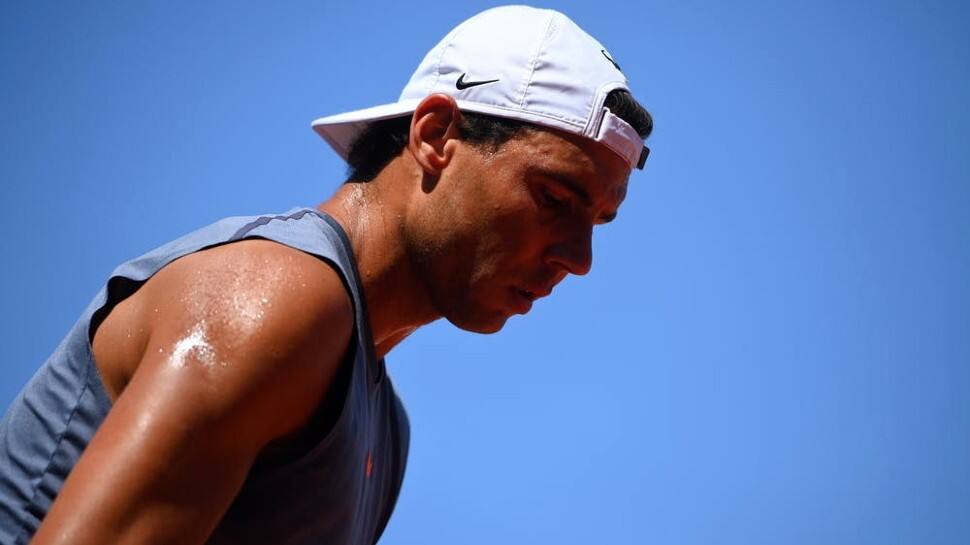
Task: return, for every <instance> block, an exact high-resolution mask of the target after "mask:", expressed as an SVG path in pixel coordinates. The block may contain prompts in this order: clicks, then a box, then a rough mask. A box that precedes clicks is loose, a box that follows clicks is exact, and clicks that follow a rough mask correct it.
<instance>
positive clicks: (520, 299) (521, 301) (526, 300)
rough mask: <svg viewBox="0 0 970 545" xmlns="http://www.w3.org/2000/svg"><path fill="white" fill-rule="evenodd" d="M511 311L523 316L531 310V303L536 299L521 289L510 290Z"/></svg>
mask: <svg viewBox="0 0 970 545" xmlns="http://www.w3.org/2000/svg"><path fill="white" fill-rule="evenodd" d="M512 293H513V294H514V295H513V297H512V310H513V311H514V312H515V313H516V314H525V313H527V312H529V311H530V310H532V303H533V302H534V301H535V300H536V299H537V298H538V297H537V296H536V294H535V293H534V292H532V291H529V290H527V289H523V288H512Z"/></svg>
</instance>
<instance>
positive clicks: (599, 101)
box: [311, 6, 648, 168]
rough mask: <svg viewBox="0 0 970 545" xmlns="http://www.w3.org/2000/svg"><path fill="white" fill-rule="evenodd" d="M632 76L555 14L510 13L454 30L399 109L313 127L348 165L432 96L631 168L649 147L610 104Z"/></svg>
mask: <svg viewBox="0 0 970 545" xmlns="http://www.w3.org/2000/svg"><path fill="white" fill-rule="evenodd" d="M617 89H623V90H626V91H629V90H630V88H629V86H628V84H627V79H626V76H624V75H623V72H621V71H620V67H619V65H618V64H617V63H616V61H614V60H613V56H612V55H610V53H609V51H607V50H606V48H605V47H603V45H602V44H600V43H599V42H598V41H596V39H594V38H593V37H592V36H590V35H589V34H587V33H586V32H585V31H584V30H583V29H581V28H579V26H578V25H576V23H574V22H573V21H572V20H570V19H569V18H568V17H566V16H565V15H563V14H562V13H559V12H557V11H553V10H548V9H536V8H531V7H528V6H504V7H498V8H493V9H490V10H487V11H483V12H482V13H479V14H478V15H475V16H474V17H472V18H470V19H468V20H466V21H464V22H463V23H461V24H459V25H458V26H457V27H455V28H454V29H453V30H452V31H451V32H449V33H448V34H447V35H446V36H445V37H444V38H443V39H442V40H441V41H440V42H439V43H438V44H437V45H436V46H434V48H432V49H431V51H429V52H428V54H427V55H426V56H425V57H424V60H423V61H421V64H420V65H419V66H418V69H417V70H415V72H414V74H413V75H412V76H411V80H410V81H408V83H407V85H406V86H405V87H404V90H403V91H402V92H401V96H400V98H399V99H398V101H397V102H394V103H391V104H384V105H381V106H375V107H372V108H366V109H363V110H357V111H353V112H347V113H342V114H338V115H332V116H329V117H322V118H320V119H317V120H315V121H314V122H313V123H312V124H311V126H312V127H313V129H314V130H315V131H316V132H317V133H318V134H319V135H320V136H322V137H323V138H324V139H325V140H326V141H327V142H328V143H329V144H330V145H331V146H332V147H333V149H334V150H335V151H336V152H337V154H338V155H340V156H341V157H342V158H344V159H346V158H347V154H348V153H349V151H350V146H351V144H352V143H353V142H354V140H355V139H356V138H357V136H358V135H360V133H361V132H362V131H363V130H364V129H365V128H366V127H367V125H368V124H369V123H371V122H373V121H378V120H381V119H390V118H394V117H402V116H405V115H411V114H412V113H413V112H414V110H415V108H417V106H418V103H420V102H421V101H422V100H423V99H424V98H425V97H427V96H428V95H430V94H433V93H444V94H447V95H451V96H452V97H454V99H455V101H456V102H457V104H458V108H459V109H460V110H463V111H469V112H477V113H481V114H487V115H492V116H496V117H504V118H509V119H516V120H519V121H525V122H528V123H532V124H535V125H539V126H543V127H550V128H553V129H559V130H562V131H566V132H569V133H573V134H576V135H579V136H584V137H586V138H590V139H592V140H595V141H597V142H601V143H603V144H605V145H606V146H607V147H608V148H609V149H611V150H612V151H613V152H615V153H616V154H617V155H619V156H620V157H622V158H623V159H624V160H625V161H626V162H627V163H628V164H629V165H630V167H631V168H643V163H644V161H645V160H646V156H647V153H648V152H647V149H646V148H645V147H644V145H643V139H642V138H641V137H640V135H639V134H637V131H636V129H634V128H633V127H632V126H630V124H629V123H627V122H626V121H624V120H622V119H620V118H619V117H617V116H616V115H614V114H613V113H612V112H610V110H609V109H608V108H606V107H604V106H603V102H604V101H605V100H606V95H608V94H609V93H610V91H614V90H617Z"/></svg>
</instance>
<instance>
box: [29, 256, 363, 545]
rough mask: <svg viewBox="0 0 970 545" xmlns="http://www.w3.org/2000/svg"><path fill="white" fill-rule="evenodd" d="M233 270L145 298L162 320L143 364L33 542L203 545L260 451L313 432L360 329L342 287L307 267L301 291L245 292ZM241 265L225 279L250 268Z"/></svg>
mask: <svg viewBox="0 0 970 545" xmlns="http://www.w3.org/2000/svg"><path fill="white" fill-rule="evenodd" d="M266 244H269V243H266ZM258 249H259V248H257V250H258ZM263 249H266V248H263ZM231 250H232V249H231ZM268 250H269V251H270V254H272V253H273V252H276V251H279V249H274V248H269V249H268ZM234 251H235V252H239V249H234ZM256 253H257V256H256V258H258V260H259V262H260V263H262V262H263V260H264V259H265V258H266V256H265V255H262V254H260V253H259V252H256ZM226 257H227V256H225V255H222V256H220V255H219V254H216V255H215V256H213V255H211V254H210V255H209V256H201V258H200V259H198V260H194V261H193V260H188V261H186V262H184V263H181V264H180V267H175V268H172V270H170V271H164V270H163V272H164V273H165V274H162V273H159V275H158V277H159V278H158V279H157V281H156V279H153V280H151V281H149V283H147V284H146V285H145V286H144V288H143V289H147V290H148V291H147V292H146V293H145V294H143V296H144V297H147V298H149V299H150V300H153V304H152V305H149V307H150V308H153V309H154V308H158V309H159V311H158V312H157V313H155V312H153V313H152V318H155V315H156V314H157V315H158V316H159V317H158V318H157V319H156V321H155V322H154V323H152V324H151V334H150V337H149V341H148V342H147V343H146V346H145V349H144V353H143V355H142V361H141V362H140V363H139V364H138V366H137V370H136V371H135V373H134V375H133V377H132V378H131V380H130V382H129V383H128V384H127V386H126V387H125V389H124V391H123V392H122V393H121V395H120V396H119V397H118V399H117V401H116V403H115V405H114V406H113V407H112V409H111V411H110V412H109V414H108V416H107V418H106V419H105V421H104V422H103V424H102V425H101V427H100V428H99V430H98V432H97V433H96V434H95V436H94V438H93V439H92V441H91V442H90V444H89V445H88V447H87V449H86V450H85V452H84V454H83V456H82V457H81V459H80V460H79V461H78V463H77V464H76V466H75V467H74V469H73V470H72V472H71V474H70V476H69V478H68V479H67V481H66V483H65V485H64V487H63V488H62V490H61V492H60V494H59V496H58V498H57V500H56V501H55V502H54V505H53V506H52V508H51V510H50V512H49V513H48V515H47V517H46V518H45V520H44V523H43V525H42V526H41V529H40V530H39V532H38V534H37V536H36V538H35V543H68V542H69V543H78V544H81V543H106V542H112V543H125V542H131V543H141V542H147V541H151V542H153V543H202V542H204V541H205V539H206V537H207V536H208V535H209V533H210V532H211V531H212V529H213V528H214V527H215V525H216V524H217V523H218V521H219V519H220V518H221V516H222V514H223V513H224V511H225V510H226V509H227V508H228V506H229V504H230V503H231V502H232V499H233V498H234V497H235V496H236V494H237V493H238V491H239V489H240V487H241V486H242V485H243V482H244V480H245V477H246V474H247V472H248V471H249V468H250V467H251V465H252V463H253V461H254V459H255V458H256V456H257V455H258V454H259V452H260V450H261V449H262V448H263V447H264V446H265V445H266V444H267V443H268V442H270V441H272V440H274V439H276V438H278V437H281V436H284V435H286V434H288V433H291V432H293V431H295V430H296V429H299V427H300V426H301V425H302V424H303V423H304V422H306V420H307V419H309V417H310V415H311V414H312V413H313V411H314V409H315V408H316V406H317V405H318V404H319V402H320V401H321V398H322V395H323V393H324V392H325V391H326V388H327V386H328V385H329V381H330V380H332V377H333V374H334V372H335V370H336V368H337V365H338V364H339V359H340V355H341V353H342V351H343V350H344V347H345V346H346V343H347V342H348V339H349V336H350V332H351V329H352V323H353V316H352V310H351V309H350V306H349V300H348V299H347V296H346V294H345V293H344V291H343V286H342V284H341V282H340V280H339V277H337V276H336V273H335V272H333V271H332V270H329V269H316V268H314V267H326V265H324V264H322V263H320V262H318V261H316V260H315V258H310V257H309V256H306V257H307V259H313V260H314V262H307V263H298V264H297V265H300V267H301V268H300V269H299V270H295V271H293V272H291V273H286V272H284V273H283V275H284V276H286V274H292V275H297V276H299V277H300V278H299V279H297V280H299V281H295V282H294V281H292V280H294V279H293V278H290V279H287V278H275V279H274V280H275V282H273V283H270V282H260V280H259V279H258V278H257V279H255V280H253V281H252V282H250V283H249V285H248V286H246V289H245V290H242V292H241V291H240V290H238V289H233V288H234V287H233V286H232V285H231V283H228V282H226V281H225V278H223V277H222V276H221V275H222V274H223V272H224V270H225V269H226V267H225V262H226V261H225V258H226ZM228 257H230V258H231V257H233V255H232V254H231V253H230V255H229V256H228ZM235 257H236V259H234V260H230V261H229V262H230V263H232V264H233V265H234V266H233V267H232V268H233V269H234V270H231V271H229V272H228V273H226V274H228V275H229V276H234V275H237V274H238V273H239V269H240V268H241V269H245V268H246V267H247V266H248V264H249V262H250V261H252V259H249V258H251V257H253V256H248V257H247V255H243V256H242V257H240V256H238V255H237V256H235ZM270 257H272V255H271V256H270ZM290 257H292V256H290ZM298 261H299V258H298ZM314 263H315V264H314ZM220 264H222V265H220ZM291 266H292V263H291ZM306 267H310V270H309V271H308V270H306ZM221 271H222V272H221ZM199 278H208V280H206V281H203V282H202V285H200V282H199ZM280 280H282V281H280ZM287 280H290V281H287ZM153 293H154V294H155V295H153ZM254 298H255V299H254ZM156 303H157V305H156ZM247 305H248V306H247ZM253 308H257V309H259V310H258V312H257V311H252V310H251V309H253ZM246 312H249V314H245V315H242V316H241V313H246ZM257 316H258V319H256V317H257Z"/></svg>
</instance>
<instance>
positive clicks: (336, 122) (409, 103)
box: [310, 99, 421, 160]
mask: <svg viewBox="0 0 970 545" xmlns="http://www.w3.org/2000/svg"><path fill="white" fill-rule="evenodd" d="M419 102H421V101H420V100H415V99H408V100H402V101H400V102H393V103H391V104H382V105H380V106H373V107H371V108H364V109H363V110H356V111H353V112H345V113H342V114H337V115H331V116H328V117H321V118H319V119H316V120H314V121H313V123H310V126H311V127H313V130H314V131H316V132H317V134H319V135H320V136H322V137H323V139H324V140H326V141H327V143H328V144H330V147H332V148H333V149H334V151H336V152H337V155H339V156H340V157H342V158H343V159H344V160H346V159H347V154H348V153H349V152H350V146H351V144H353V143H354V140H356V138H357V136H358V135H360V133H361V131H363V130H364V129H365V128H366V127H367V125H368V124H370V123H372V122H374V121H380V120H382V119H391V118H394V117H403V116H406V115H411V113H412V112H414V109H415V108H417V107H418V103H419Z"/></svg>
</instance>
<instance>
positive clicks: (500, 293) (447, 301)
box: [407, 130, 630, 333]
mask: <svg viewBox="0 0 970 545" xmlns="http://www.w3.org/2000/svg"><path fill="white" fill-rule="evenodd" d="M629 175H630V168H629V166H628V165H627V164H626V163H625V162H624V161H623V160H622V159H620V158H619V157H618V156H617V155H616V154H614V153H613V152H611V151H610V150H609V149H607V148H606V147H605V146H603V145H601V144H598V143H596V142H592V141H589V140H586V139H584V138H580V137H576V136H573V135H569V134H566V133H562V132H559V131H550V130H535V131H526V132H524V133H523V134H522V135H520V136H517V137H515V138H513V139H511V140H509V141H508V142H506V143H505V144H503V145H502V146H501V147H499V148H498V149H497V150H495V151H491V152H490V151H487V150H483V149H481V148H478V147H475V146H470V145H468V144H465V143H463V142H458V143H457V145H456V148H455V150H454V155H453V156H452V159H451V161H450V162H449V164H448V166H447V168H445V169H444V170H443V171H442V173H441V176H440V177H439V178H438V179H437V180H436V182H435V183H434V184H433V186H432V187H427V188H426V189H425V191H426V198H425V199H424V200H423V201H422V205H421V206H420V207H419V210H418V212H417V213H415V214H414V221H412V222H410V224H411V233H410V235H411V236H409V237H407V238H408V240H409V244H411V245H412V247H411V248H409V249H410V250H411V251H410V252H409V253H410V255H411V256H412V264H413V266H414V268H415V269H416V273H417V275H418V277H420V278H422V279H423V281H424V282H425V285H426V287H427V290H428V293H429V296H430V298H431V303H432V304H433V305H434V306H435V308H436V310H437V311H438V312H440V313H441V314H442V315H443V316H444V317H445V318H447V319H448V320H449V321H451V322H452V323H453V324H455V325H457V326H458V327H461V328H462V329H466V330H470V331H476V332H480V333H491V332H495V331H498V330H499V329H501V328H502V326H503V325H504V324H505V322H506V320H508V318H509V317H510V316H511V315H513V314H525V313H527V312H528V311H529V309H530V308H531V307H532V303H533V302H534V301H535V300H536V299H538V298H540V297H544V296H546V295H548V294H549V293H550V292H551V291H552V289H553V287H554V286H555V285H556V284H558V283H559V282H560V281H562V279H563V278H565V277H566V275H568V274H580V275H581V274H586V273H587V272H588V271H589V269H590V267H591V266H592V259H593V257H592V232H593V227H594V226H596V225H599V224H603V223H606V222H608V221H610V220H611V219H612V218H613V217H615V216H616V213H617V210H618V208H619V206H620V204H621V203H622V202H623V199H624V197H625V196H626V188H627V179H628V178H629Z"/></svg>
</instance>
